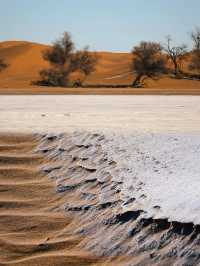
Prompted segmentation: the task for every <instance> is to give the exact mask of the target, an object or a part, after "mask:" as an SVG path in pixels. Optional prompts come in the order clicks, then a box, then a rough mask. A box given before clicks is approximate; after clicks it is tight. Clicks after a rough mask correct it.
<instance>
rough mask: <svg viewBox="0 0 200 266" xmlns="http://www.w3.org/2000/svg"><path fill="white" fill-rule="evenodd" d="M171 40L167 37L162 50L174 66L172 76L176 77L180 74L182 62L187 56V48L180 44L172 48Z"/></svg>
mask: <svg viewBox="0 0 200 266" xmlns="http://www.w3.org/2000/svg"><path fill="white" fill-rule="evenodd" d="M171 42H172V39H171V37H170V36H168V37H167V43H166V45H165V46H164V50H165V52H166V53H167V55H168V59H169V60H170V61H171V62H172V64H173V66H174V75H175V77H178V76H179V75H180V74H181V72H182V71H181V68H182V62H183V60H184V59H185V57H186V54H187V46H186V45H185V44H182V45H180V46H173V45H172V44H171Z"/></svg>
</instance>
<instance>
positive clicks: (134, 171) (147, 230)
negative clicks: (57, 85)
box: [0, 96, 200, 266]
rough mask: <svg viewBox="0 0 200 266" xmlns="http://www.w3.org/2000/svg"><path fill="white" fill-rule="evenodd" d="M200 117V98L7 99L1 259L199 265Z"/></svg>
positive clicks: (0, 159) (1, 119)
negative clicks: (199, 177)
mask: <svg viewBox="0 0 200 266" xmlns="http://www.w3.org/2000/svg"><path fill="white" fill-rule="evenodd" d="M199 120H200V97H192V96H185V97H183V96H181V97H174V96H169V97H166V96H165V97H163V96H157V97H151V96H131V97H130V96H128V97H126V96H123V97H122V96H116V97H113V96H112V97H101V96H89V97H88V96H80V97H79V96H2V97H1V98H0V123H1V125H0V126H1V132H4V133H3V135H1V138H0V182H1V184H0V186H1V195H0V197H1V208H0V215H1V217H2V218H1V221H0V230H1V232H0V251H1V252H0V263H2V264H3V265H4V264H9V263H11V264H13V265H63V264H66V265H122V266H125V265H127V266H129V265H131V266H132V265H199V263H200V249H199V241H200V234H199V232H200V225H199V224H200V223H199V221H200V218H199V217H200V214H199V197H198V195H199V192H200V191H199V181H198V174H199V165H200V164H199V160H200V159H199V158H200V148H199V147H200V135H199V131H200V123H199V122H200V121H199ZM20 132H21V133H22V132H23V134H25V133H26V135H19V133H20ZM17 133H18V134H17ZM27 134H29V135H27ZM11 217H12V219H11ZM47 258H48V260H47Z"/></svg>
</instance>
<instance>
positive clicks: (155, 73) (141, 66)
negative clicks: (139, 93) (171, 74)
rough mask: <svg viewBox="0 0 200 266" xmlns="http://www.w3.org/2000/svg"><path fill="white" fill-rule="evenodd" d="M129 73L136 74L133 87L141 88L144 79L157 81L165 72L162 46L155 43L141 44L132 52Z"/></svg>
mask: <svg viewBox="0 0 200 266" xmlns="http://www.w3.org/2000/svg"><path fill="white" fill-rule="evenodd" d="M132 54H133V60H132V65H131V71H132V72H133V73H134V74H136V78H135V80H134V82H133V84H132V86H133V87H138V86H141V85H142V84H143V82H144V80H145V79H153V80H157V79H158V78H159V77H160V75H161V74H163V73H164V72H165V71H166V67H165V59H164V57H163V55H162V46H161V45H160V44H159V43H155V42H141V43H140V44H139V45H138V46H135V47H134V48H133V51H132Z"/></svg>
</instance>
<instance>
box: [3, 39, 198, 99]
mask: <svg viewBox="0 0 200 266" xmlns="http://www.w3.org/2000/svg"><path fill="white" fill-rule="evenodd" d="M47 48H48V46H46V45H42V44H37V43H30V42H23V41H10V42H2V43H0V58H3V59H4V60H5V61H6V62H7V63H8V64H9V67H8V68H7V69H5V70H4V71H2V72H1V73H0V94H194V95H197V94H199V92H200V82H199V81H195V80H186V79H178V80H177V79H173V78H169V77H168V76H164V77H163V78H161V79H160V80H159V81H148V84H147V87H146V88H144V89H133V88H64V89H63V88H44V87H37V86H33V85H31V84H32V81H36V80H38V78H39V75H38V73H39V71H40V70H41V69H43V68H46V67H48V63H47V62H46V61H44V60H43V58H42V52H43V51H44V50H45V49H47ZM97 54H98V57H99V61H98V64H97V68H96V71H95V72H94V73H92V74H91V75H90V76H89V77H88V78H87V80H86V84H85V85H86V86H87V85H99V84H100V85H102V84H103V85H119V86H120V85H130V84H131V83H132V81H133V78H134V77H133V76H132V75H131V74H130V70H129V66H130V62H131V58H132V56H131V54H130V53H111V52H97ZM184 67H185V68H186V66H184Z"/></svg>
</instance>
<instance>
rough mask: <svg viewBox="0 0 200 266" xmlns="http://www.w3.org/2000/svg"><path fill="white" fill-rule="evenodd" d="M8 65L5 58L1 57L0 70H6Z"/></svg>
mask: <svg viewBox="0 0 200 266" xmlns="http://www.w3.org/2000/svg"><path fill="white" fill-rule="evenodd" d="M7 66H8V65H7V64H6V63H5V62H4V61H3V59H0V72H1V71H2V70H4V69H5V68H6V67H7Z"/></svg>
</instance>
